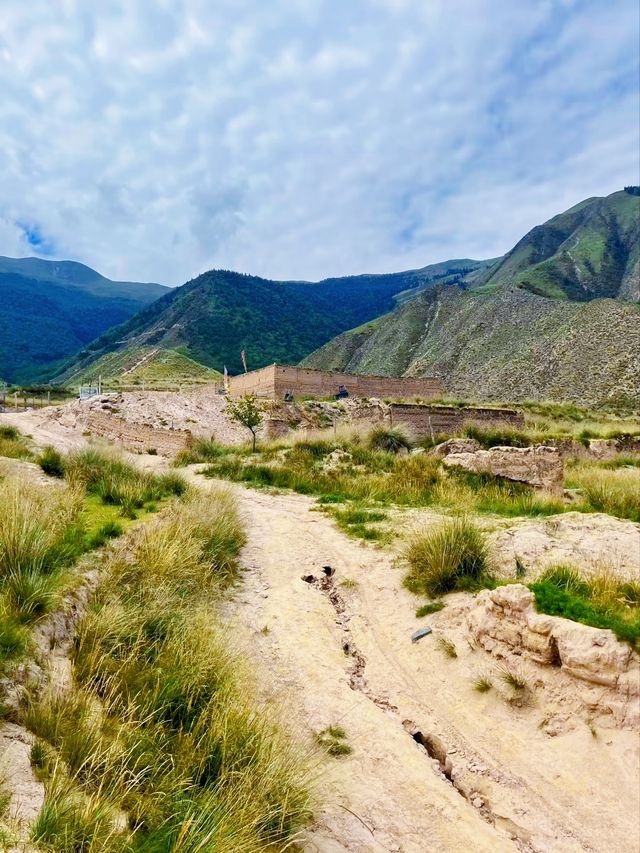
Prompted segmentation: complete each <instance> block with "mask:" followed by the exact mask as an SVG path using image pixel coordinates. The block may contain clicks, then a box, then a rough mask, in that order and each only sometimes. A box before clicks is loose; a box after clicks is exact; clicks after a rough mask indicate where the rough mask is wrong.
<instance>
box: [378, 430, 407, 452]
mask: <svg viewBox="0 0 640 853" xmlns="http://www.w3.org/2000/svg"><path fill="white" fill-rule="evenodd" d="M368 444H369V447H370V448H371V449H372V450H384V451H386V452H387V453H398V452H399V451H400V450H410V449H411V448H412V447H413V442H412V441H411V439H410V438H409V436H408V435H407V434H406V433H405V432H404V430H402V429H400V427H384V426H379V427H375V428H374V429H372V430H371V432H370V433H369V437H368Z"/></svg>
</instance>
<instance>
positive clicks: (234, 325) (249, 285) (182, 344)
mask: <svg viewBox="0 0 640 853" xmlns="http://www.w3.org/2000/svg"><path fill="white" fill-rule="evenodd" d="M491 263H493V261H473V260H468V259H458V260H452V261H447V262H445V263H440V264H434V265H432V266H427V267H424V268H423V269H419V270H409V271H407V272H401V273H390V274H388V275H359V276H348V277H345V278H330V279H324V280H323V281H320V282H315V283H313V282H305V281H271V280H269V279H263V278H258V277H257V276H250V275H243V274H241V273H235V272H229V271H226V270H211V271H210V272H206V273H203V275H200V276H198V278H196V279H194V280H193V281H190V282H188V283H187V284H185V285H183V286H182V287H178V288H175V289H174V290H172V291H171V292H169V293H166V294H165V295H164V296H162V297H161V298H160V299H159V300H157V301H156V302H154V303H153V304H152V305H150V306H148V307H147V308H145V309H144V310H142V311H140V312H139V313H138V314H136V315H135V316H134V317H132V318H131V319H130V320H128V321H127V322H125V323H123V324H122V325H120V326H118V327H116V328H114V329H111V330H110V331H108V332H106V333H105V334H103V335H102V336H101V337H100V338H98V339H97V340H95V341H93V342H92V343H90V344H89V345H88V346H86V347H85V348H84V349H83V350H82V351H81V352H80V353H78V355H77V356H75V357H74V358H72V359H69V360H68V361H67V362H66V363H65V364H64V365H63V366H62V368H63V369H62V371H61V372H60V374H59V376H57V377H56V381H66V380H68V379H69V378H70V377H74V376H76V375H78V373H79V372H80V373H81V374H82V375H85V376H87V375H89V374H91V373H92V372H96V371H97V370H98V369H99V364H98V362H99V360H100V359H103V358H104V357H105V356H106V355H108V354H110V353H116V352H122V351H128V350H131V349H132V348H133V349H135V348H139V347H151V348H160V349H170V350H174V351H175V352H177V353H178V354H180V355H183V356H187V357H188V358H190V359H193V360H195V361H198V362H200V363H201V364H204V365H206V366H208V367H212V368H215V369H217V370H222V369H223V366H224V365H226V366H227V368H228V369H229V371H230V372H231V373H237V372H240V371H241V370H242V369H243V367H242V361H241V358H240V352H241V351H242V350H244V351H245V352H246V358H247V362H248V365H249V367H250V368H257V367H262V366H264V365H265V364H270V363H272V362H274V361H284V362H289V363H295V362H297V361H299V360H300V359H301V358H304V356H306V355H308V354H309V353H310V352H312V351H313V350H315V349H317V348H318V347H319V346H321V345H322V344H324V343H326V341H328V340H330V339H331V338H333V337H335V336H336V335H338V334H340V333H341V332H343V331H344V330H345V329H348V328H350V327H352V326H354V325H357V324H359V323H363V322H365V321H367V320H370V319H372V318H374V317H377V316H378V315H380V314H383V313H385V312H388V311H390V310H392V309H393V308H394V307H395V306H396V305H397V304H399V303H402V302H405V301H406V300H410V299H411V298H415V297H416V296H417V295H418V294H419V293H421V292H422V291H423V290H425V289H427V288H429V287H431V286H434V285H435V284H439V285H441V286H442V285H449V286H451V285H455V284H463V285H466V284H468V283H469V282H471V281H473V280H475V277H477V275H478V274H479V272H481V271H482V270H483V269H485V268H486V267H487V266H488V265H489V264H491ZM96 365H97V366H96Z"/></svg>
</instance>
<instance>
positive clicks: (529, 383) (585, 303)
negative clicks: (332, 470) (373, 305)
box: [303, 192, 640, 407]
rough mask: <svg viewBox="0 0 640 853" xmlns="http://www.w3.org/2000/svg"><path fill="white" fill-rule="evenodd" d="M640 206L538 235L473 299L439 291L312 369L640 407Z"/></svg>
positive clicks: (472, 290) (455, 389) (589, 214)
mask: <svg viewBox="0 0 640 853" xmlns="http://www.w3.org/2000/svg"><path fill="white" fill-rule="evenodd" d="M639 264H640V198H639V197H638V195H635V194H632V193H629V192H616V193H613V194H612V195H610V196H607V197H606V198H597V199H587V200H586V201H584V202H582V203H581V204H578V205H576V206H575V207H573V208H571V209H570V210H568V211H566V213H563V214H560V215H559V216H556V217H554V218H553V219H551V220H549V222H546V223H545V224H544V225H541V226H538V227H536V228H534V229H533V230H532V231H530V232H529V233H528V234H527V235H526V236H525V237H523V239H522V240H520V241H519V242H518V243H517V244H516V246H514V248H513V249H512V250H511V251H510V252H508V253H507V254H506V255H505V256H504V258H503V259H502V260H500V261H498V262H497V263H496V264H495V265H494V266H493V267H491V268H489V269H487V270H486V271H484V272H480V273H479V274H476V276H475V280H474V281H473V282H471V283H470V286H469V287H468V288H461V287H454V288H447V289H443V288H436V289H432V290H430V291H427V292H425V293H422V294H420V295H419V296H418V297H417V298H416V299H413V300H412V301H411V302H409V303H408V304H406V305H401V306H399V307H398V308H397V309H396V310H395V311H393V312H390V313H388V314H387V315H385V316H383V317H380V318H378V319H377V320H375V321H373V322H370V323H365V324H362V325H359V326H357V327H355V328H353V329H351V330H350V331H348V332H346V333H345V334H342V335H340V336H338V337H337V338H335V339H334V340H333V341H331V342H330V343H329V344H327V345H326V346H324V347H322V348H321V349H320V350H318V351H317V352H315V353H312V354H311V355H310V356H309V357H308V358H306V359H305V360H304V362H303V363H304V364H306V365H308V366H311V367H316V368H323V369H331V370H342V369H346V370H351V371H354V372H358V373H379V374H384V375H388V376H402V375H407V376H421V375H434V376H437V377H439V378H440V379H442V380H443V382H444V384H445V387H446V388H447V389H448V390H449V391H450V392H451V393H453V394H459V395H461V396H464V397H469V398H476V399H486V400H513V401H517V400H524V399H531V398H533V399H535V398H549V399H562V400H575V401H576V402H582V403H587V404H591V405H599V404H604V403H611V404H616V405H623V406H629V405H631V406H635V407H638V406H640V379H639V377H640V307H639V306H638V305H637V304H636V303H637V300H638V299H639V298H640V285H639V276H638V271H639Z"/></svg>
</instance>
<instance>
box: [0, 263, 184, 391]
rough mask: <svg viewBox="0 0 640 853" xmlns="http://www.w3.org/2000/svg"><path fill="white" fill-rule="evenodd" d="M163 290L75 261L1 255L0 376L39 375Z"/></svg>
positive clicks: (24, 379) (21, 377)
mask: <svg viewBox="0 0 640 853" xmlns="http://www.w3.org/2000/svg"><path fill="white" fill-rule="evenodd" d="M167 290H168V288H166V287H163V286H162V285H160V284H153V283H141V282H126V281H111V280H110V279H108V278H105V277H104V276H102V275H100V273H98V272H96V271H95V270H93V269H91V268H90V267H87V266H85V265H84V264H79V263H76V262H74V261H46V260H41V259H40V258H5V257H0V376H2V377H3V378H4V379H5V380H8V381H10V382H31V381H35V380H38V379H39V378H40V377H42V376H44V375H46V374H47V372H51V371H52V368H53V366H54V365H55V364H56V363H58V362H60V361H61V360H63V359H65V358H68V357H69V356H70V355H72V354H73V353H75V352H77V351H78V349H80V348H81V347H83V346H84V345H85V344H87V343H88V342H89V341H91V340H93V339H94V338H95V337H97V336H98V335H100V334H102V333H103V332H104V331H105V330H106V329H109V328H111V327H112V326H114V325H115V324H117V323H121V322H122V321H123V320H126V319H127V318H129V317H131V316H132V315H133V314H135V313H136V312H137V311H139V310H140V309H141V308H144V307H145V306H146V305H148V304H149V303H150V302H152V301H153V300H155V299H157V298H158V297H159V296H161V295H162V294H163V293H166V292H167ZM54 369H55V368H54Z"/></svg>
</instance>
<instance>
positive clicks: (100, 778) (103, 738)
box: [28, 491, 309, 853]
mask: <svg viewBox="0 0 640 853" xmlns="http://www.w3.org/2000/svg"><path fill="white" fill-rule="evenodd" d="M243 542H244V532H243V530H242V525H241V523H240V520H239V518H238V515H237V511H236V508H235V504H234V502H233V498H232V497H231V495H229V494H228V493H227V492H225V491H220V492H213V493H210V494H207V495H199V496H192V495H189V496H187V497H186V499H185V500H183V501H181V502H179V503H176V504H174V505H172V506H171V507H170V508H169V509H168V510H166V511H165V513H164V514H163V517H162V518H157V519H156V520H155V521H153V522H151V523H149V524H147V525H145V527H144V528H142V529H138V530H136V531H135V532H133V534H132V537H131V541H130V543H128V544H127V546H126V547H125V543H124V542H121V543H120V545H119V547H118V548H116V549H115V550H114V551H113V553H112V554H111V556H110V558H109V560H108V563H107V568H106V576H105V578H104V581H103V583H102V584H101V587H100V589H99V592H98V596H97V600H96V604H95V607H94V608H93V609H92V610H91V611H90V613H89V614H88V615H87V616H86V617H85V619H84V620H83V622H82V624H81V626H80V631H79V635H78V641H77V646H76V650H75V654H74V677H75V683H76V684H77V685H78V688H77V690H76V691H75V692H72V693H70V694H69V695H67V696H64V697H62V698H55V697H52V696H49V697H42V698H41V699H39V700H36V701H35V703H34V705H33V707H32V708H31V710H30V713H29V716H28V722H29V724H30V725H31V727H32V728H33V729H34V730H35V732H36V734H37V735H38V737H39V739H40V743H43V744H46V745H47V748H48V749H52V750H53V751H54V754H55V764H54V765H52V760H51V756H50V755H49V756H48V757H47V754H46V749H41V750H40V753H41V755H40V758H41V759H42V760H41V761H40V763H41V764H43V765H44V767H43V768H41V772H44V773H45V774H46V773H47V767H49V769H50V768H51V767H52V766H54V767H57V769H55V770H53V771H51V770H50V775H51V776H52V781H50V782H47V800H46V804H45V809H44V810H43V813H42V814H41V817H40V819H39V821H38V824H37V825H36V837H37V838H38V839H39V843H41V844H45V849H51V850H63V851H66V850H67V849H68V850H69V851H71V850H74V851H75V850H94V846H92V845H94V844H96V843H97V842H95V841H94V840H93V839H94V838H95V839H97V838H98V837H99V836H100V837H102V838H104V839H105V841H104V842H100V843H101V844H102V846H98V847H95V849H96V850H100V851H103V853H116V851H131V853H134V851H135V853H138V851H140V853H141V851H150V850H158V851H161V850H162V851H164V850H167V851H168V850H171V851H185V853H186V851H190V853H191V851H202V853H204V851H211V853H231V852H232V851H233V853H235V851H239V850H243V851H247V853H258V851H264V850H266V849H269V845H273V849H284V848H285V847H286V846H288V845H289V844H290V842H291V840H292V839H293V838H294V837H295V834H296V832H297V830H298V828H299V827H300V826H301V825H302V824H303V823H304V822H305V820H306V819H307V818H308V815H309V797H308V794H307V790H306V770H305V768H304V756H303V755H302V754H301V752H300V750H299V749H298V748H296V747H295V746H294V745H293V744H292V743H291V742H290V741H289V740H288V738H287V736H286V735H285V733H284V731H283V729H282V728H281V726H280V725H279V724H278V720H277V717H278V714H277V712H276V710H275V709H274V708H270V710H269V712H267V711H266V710H265V709H263V707H262V706H261V703H260V702H259V701H258V700H257V698H256V695H255V693H254V690H253V688H252V684H251V677H250V674H249V672H248V668H247V665H246V664H245V663H244V662H243V661H242V660H241V659H240V658H239V657H238V655H237V654H236V653H235V652H234V650H233V648H232V644H231V639H230V635H229V631H228V629H227V628H225V627H224V626H223V625H222V624H221V623H220V620H219V617H218V615H217V613H216V604H215V602H216V601H217V600H218V599H219V597H220V595H221V591H222V589H223V588H224V587H225V585H227V584H228V583H229V581H230V580H231V579H232V578H233V576H234V570H235V563H236V561H237V557H238V553H239V550H240V548H241V546H242V544H243ZM59 779H60V780H62V783H64V784H58V780H59ZM122 813H126V814H127V815H128V822H127V824H126V825H123V824H122V823H118V821H117V820H114V816H117V815H119V814H122ZM69 826H71V827H73V833H75V836H74V842H73V843H74V844H75V845H76V846H75V847H65V846H64V845H65V844H67V840H66V839H67V835H68V834H69V833H68V830H67V827H69ZM73 833H70V834H71V835H73ZM46 845H48V847H46ZM56 845H58V846H56Z"/></svg>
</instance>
